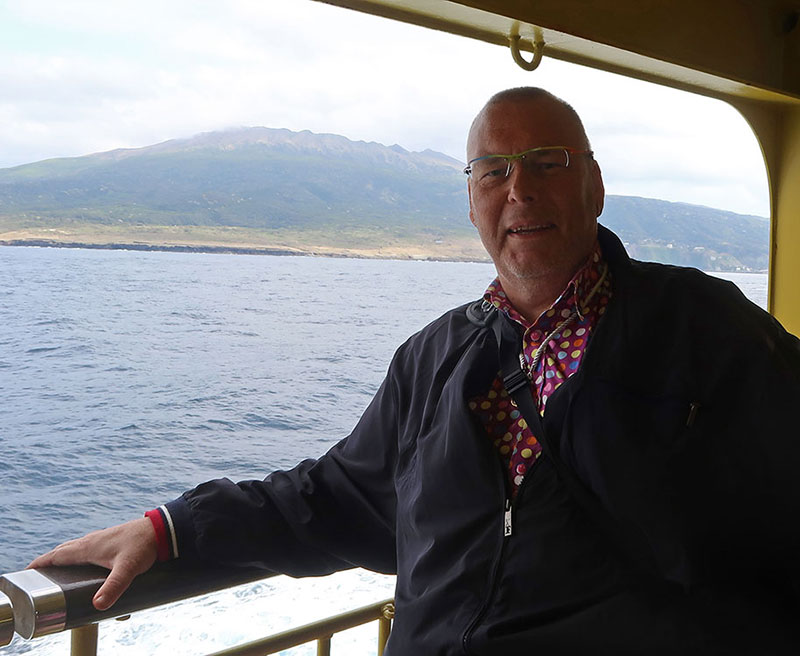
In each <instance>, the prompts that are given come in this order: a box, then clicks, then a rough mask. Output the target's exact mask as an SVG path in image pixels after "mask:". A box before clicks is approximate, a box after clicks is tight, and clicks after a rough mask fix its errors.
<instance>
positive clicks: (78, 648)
mask: <svg viewBox="0 0 800 656" xmlns="http://www.w3.org/2000/svg"><path fill="white" fill-rule="evenodd" d="M70 634H71V635H70V652H69V653H70V656H97V635H98V625H97V624H87V625H86V626H80V627H78V628H77V629H72V631H70Z"/></svg>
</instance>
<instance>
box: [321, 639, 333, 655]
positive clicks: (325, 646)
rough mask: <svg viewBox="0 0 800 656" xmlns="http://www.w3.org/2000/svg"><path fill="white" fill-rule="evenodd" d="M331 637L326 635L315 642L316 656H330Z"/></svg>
mask: <svg viewBox="0 0 800 656" xmlns="http://www.w3.org/2000/svg"><path fill="white" fill-rule="evenodd" d="M332 637H333V636H329V635H328V636H325V637H323V638H320V639H319V640H317V656H331V638H332Z"/></svg>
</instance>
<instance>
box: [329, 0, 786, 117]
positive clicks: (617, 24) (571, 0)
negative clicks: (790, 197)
mask: <svg viewBox="0 0 800 656" xmlns="http://www.w3.org/2000/svg"><path fill="white" fill-rule="evenodd" d="M322 1H324V2H327V3H328V4H334V5H339V6H342V7H348V8H351V9H356V10H358V11H363V12H367V13H371V14H375V15H379V16H384V17H387V18H393V19H396V20H401V21H405V22H408V23H414V24H417V25H422V26H425V27H429V28H433V29H437V30H442V31H446V32H451V33H453V34H460V35H463V36H467V37H471V38H476V39H481V40H483V41H487V42H489V43H495V44H497V45H504V46H509V45H510V42H511V38H512V36H513V35H514V34H520V36H521V48H522V49H523V50H527V51H529V52H532V51H533V40H534V29H535V28H539V29H540V30H541V34H542V35H543V37H544V42H545V46H544V55H545V57H553V58H555V59H561V60H564V61H569V62H573V63H577V64H583V65H586V66H591V67H593V68H599V69H602V70H607V71H611V72H614V73H620V74H623V75H627V76H630V77H635V78H640V79H644V80H648V81H651V82H658V83H660V84H666V85H668V86H673V87H677V88H681V89H685V90H687V91H693V92H696V93H701V94H703V95H708V96H713V97H719V98H726V99H727V98H730V97H740V98H749V99H754V100H764V101H772V102H798V103H800V24H798V23H800V0H738V1H733V0H669V1H666V0H473V1H472V2H451V1H448V0H322Z"/></svg>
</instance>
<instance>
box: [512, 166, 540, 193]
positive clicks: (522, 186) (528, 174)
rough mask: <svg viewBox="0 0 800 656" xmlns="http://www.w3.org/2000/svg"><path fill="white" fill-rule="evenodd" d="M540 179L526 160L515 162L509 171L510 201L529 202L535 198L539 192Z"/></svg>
mask: <svg viewBox="0 0 800 656" xmlns="http://www.w3.org/2000/svg"><path fill="white" fill-rule="evenodd" d="M538 187H539V180H538V179H537V177H536V175H535V174H534V173H533V171H531V170H530V168H529V167H527V166H525V165H524V160H520V161H517V162H513V163H512V165H511V170H510V171H509V172H508V182H507V189H508V202H509V203H512V202H513V203H528V202H531V201H532V200H535V198H536V195H537V193H538Z"/></svg>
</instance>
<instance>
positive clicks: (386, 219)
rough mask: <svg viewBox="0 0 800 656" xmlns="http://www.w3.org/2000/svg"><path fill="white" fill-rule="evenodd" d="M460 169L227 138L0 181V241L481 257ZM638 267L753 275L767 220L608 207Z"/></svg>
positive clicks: (263, 136) (212, 136)
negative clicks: (650, 262)
mask: <svg viewBox="0 0 800 656" xmlns="http://www.w3.org/2000/svg"><path fill="white" fill-rule="evenodd" d="M462 167H463V164H462V163H460V162H459V161H457V160H455V159H453V158H451V157H448V156H446V155H443V154H441V153H437V152H434V151H431V150H426V151H423V152H409V151H407V150H405V149H403V148H402V147H400V146H397V145H395V146H390V147H387V146H383V145H381V144H377V143H366V142H363V141H359V142H354V141H351V140H349V139H347V138H345V137H342V136H338V135H332V134H314V133H311V132H308V131H304V132H291V131H289V130H275V129H269V128H240V129H236V130H228V131H224V132H212V133H206V134H201V135H198V136H196V137H192V138H190V139H176V140H171V141H166V142H164V143H161V144H156V145H154V146H148V147H145V148H137V149H119V150H113V151H109V152H105V153H97V154H93V155H87V156H84V157H75V158H62V159H52V160H45V161H42V162H36V163H33V164H26V165H23V166H18V167H14V168H9V169H2V170H0V242H3V243H22V242H26V243H34V242H35V243H41V244H54V245H55V244H59V243H60V244H62V245H63V244H89V245H96V246H103V245H105V246H112V247H127V246H135V245H139V246H141V247H165V246H173V247H185V248H189V249H194V248H196V249H205V248H207V247H216V248H221V249H229V250H237V249H249V250H250V251H259V250H261V249H266V250H267V251H268V252H300V253H306V252H311V253H318V254H328V255H356V256H375V257H417V258H437V259H485V258H486V255H485V253H484V252H483V250H482V248H481V246H480V243H479V241H478V239H477V236H476V233H475V230H474V228H473V227H472V225H471V224H470V222H469V219H468V209H467V195H466V191H465V181H464V175H463V173H461V169H462ZM601 221H602V222H603V223H605V224H606V225H608V226H609V227H610V228H612V229H613V230H615V231H616V232H617V233H618V234H619V235H620V237H621V238H622V239H623V241H625V242H626V244H627V245H628V248H629V250H630V252H631V254H632V255H634V256H636V257H640V258H642V259H655V260H659V261H664V262H672V263H679V264H689V265H693V266H698V267H700V268H703V269H707V270H737V269H738V270H763V269H765V268H766V266H767V240H768V232H769V224H768V222H767V221H766V220H765V219H763V218H760V217H753V216H745V215H739V214H735V213H732V212H724V211H721V210H714V209H711V208H706V207H699V206H694V205H687V204H682V203H668V202H665V201H660V200H653V199H645V198H635V197H624V196H609V197H608V199H607V202H606V210H605V212H604V214H603V216H602V218H601Z"/></svg>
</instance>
